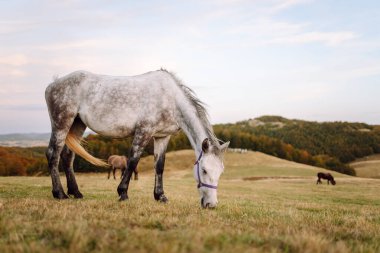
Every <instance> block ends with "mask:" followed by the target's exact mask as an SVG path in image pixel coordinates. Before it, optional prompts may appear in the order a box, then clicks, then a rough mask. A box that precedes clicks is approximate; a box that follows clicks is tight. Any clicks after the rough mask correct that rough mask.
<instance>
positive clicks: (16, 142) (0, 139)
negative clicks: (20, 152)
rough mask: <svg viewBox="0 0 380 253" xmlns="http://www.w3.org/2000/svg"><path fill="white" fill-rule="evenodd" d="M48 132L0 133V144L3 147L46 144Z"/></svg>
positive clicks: (48, 137) (48, 136)
mask: <svg viewBox="0 0 380 253" xmlns="http://www.w3.org/2000/svg"><path fill="white" fill-rule="evenodd" d="M49 139H50V133H22V134H21V133H20V134H19V133H16V134H0V146H3V147H36V146H47V145H48V143H49Z"/></svg>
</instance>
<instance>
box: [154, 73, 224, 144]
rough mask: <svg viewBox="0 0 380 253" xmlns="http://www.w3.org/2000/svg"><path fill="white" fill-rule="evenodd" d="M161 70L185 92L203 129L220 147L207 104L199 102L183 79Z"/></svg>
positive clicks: (213, 142) (212, 141)
mask: <svg viewBox="0 0 380 253" xmlns="http://www.w3.org/2000/svg"><path fill="white" fill-rule="evenodd" d="M160 70H161V71H164V72H166V73H168V74H169V75H170V76H171V77H172V78H173V79H174V81H175V82H176V84H177V85H178V87H180V88H181V90H182V91H183V93H184V94H185V96H186V97H187V99H188V100H189V102H190V104H191V105H192V106H193V107H194V108H195V111H196V113H197V116H198V118H199V119H200V121H201V123H202V125H203V127H204V128H205V129H206V132H207V135H208V137H209V138H210V141H211V143H212V144H214V145H216V146H217V147H219V141H218V138H217V137H216V136H215V134H214V131H213V129H212V126H211V123H210V121H209V119H208V118H209V115H208V112H207V110H206V108H205V106H206V104H205V103H204V102H202V101H201V100H199V98H198V97H197V96H196V94H195V92H194V91H193V90H192V89H191V88H189V87H188V86H186V85H185V84H183V82H182V81H181V79H179V78H178V77H177V76H176V75H175V74H174V73H173V72H170V71H168V70H166V69H163V68H161V69H160Z"/></svg>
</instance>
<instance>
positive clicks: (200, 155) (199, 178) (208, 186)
mask: <svg viewBox="0 0 380 253" xmlns="http://www.w3.org/2000/svg"><path fill="white" fill-rule="evenodd" d="M202 155H203V151H201V153H200V154H199V157H198V159H197V161H196V162H195V163H194V165H197V176H198V185H197V187H198V189H199V188H201V187H202V186H203V187H206V188H211V189H218V186H216V185H211V184H205V183H202V181H201V176H200V174H199V162H200V160H201V158H202Z"/></svg>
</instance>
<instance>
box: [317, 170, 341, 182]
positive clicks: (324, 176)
mask: <svg viewBox="0 0 380 253" xmlns="http://www.w3.org/2000/svg"><path fill="white" fill-rule="evenodd" d="M317 176H318V180H317V184H322V181H321V179H326V180H327V184H330V182H331V184H332V185H335V184H336V182H335V180H334V177H333V176H332V175H331V174H330V173H323V172H318V174H317Z"/></svg>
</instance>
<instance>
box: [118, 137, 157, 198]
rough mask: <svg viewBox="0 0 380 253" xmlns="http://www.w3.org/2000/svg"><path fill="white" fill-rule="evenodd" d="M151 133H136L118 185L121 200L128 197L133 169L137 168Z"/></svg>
mask: <svg viewBox="0 0 380 253" xmlns="http://www.w3.org/2000/svg"><path fill="white" fill-rule="evenodd" d="M151 137H152V136H151V135H149V134H143V133H136V134H135V137H134V138H133V142H132V148H131V152H130V155H129V159H128V164H127V168H126V170H125V172H124V173H123V177H122V179H121V182H120V184H119V186H118V187H117V193H118V194H119V196H120V199H119V200H120V201H123V200H126V199H128V187H129V182H130V180H131V177H132V173H133V171H135V170H136V167H137V164H138V163H139V161H140V157H141V154H142V152H143V151H144V148H145V147H146V145H148V143H149V141H150V139H151Z"/></svg>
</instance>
